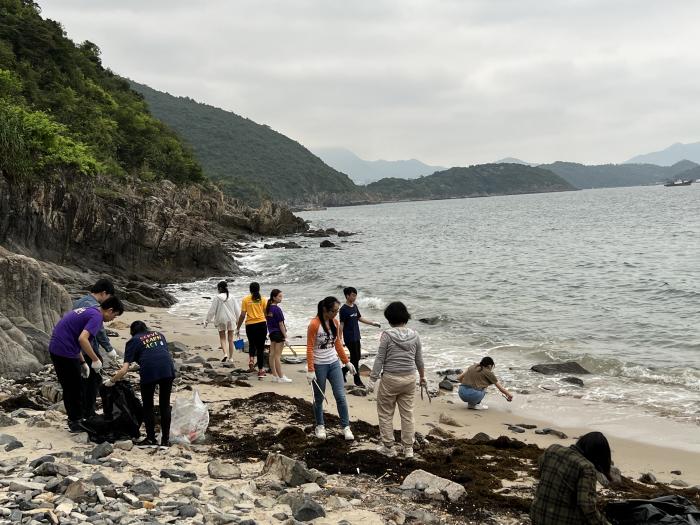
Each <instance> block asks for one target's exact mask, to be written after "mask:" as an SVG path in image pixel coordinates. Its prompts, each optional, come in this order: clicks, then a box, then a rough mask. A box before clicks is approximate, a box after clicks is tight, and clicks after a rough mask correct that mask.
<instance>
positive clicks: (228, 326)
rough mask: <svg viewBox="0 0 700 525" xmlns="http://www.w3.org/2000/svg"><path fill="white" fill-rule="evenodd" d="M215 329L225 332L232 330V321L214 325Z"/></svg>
mask: <svg viewBox="0 0 700 525" xmlns="http://www.w3.org/2000/svg"><path fill="white" fill-rule="evenodd" d="M216 329H217V330H218V331H219V332H226V331H229V332H233V324H232V323H226V324H218V325H216Z"/></svg>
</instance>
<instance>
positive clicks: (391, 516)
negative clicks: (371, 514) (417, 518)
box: [384, 507, 406, 525]
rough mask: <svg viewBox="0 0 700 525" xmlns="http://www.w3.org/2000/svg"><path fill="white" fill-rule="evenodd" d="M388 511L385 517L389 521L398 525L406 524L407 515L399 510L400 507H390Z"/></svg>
mask: <svg viewBox="0 0 700 525" xmlns="http://www.w3.org/2000/svg"><path fill="white" fill-rule="evenodd" d="M386 510H387V513H386V514H385V515H384V517H385V518H386V519H387V520H391V521H393V522H394V523H396V525H403V524H404V523H405V522H406V513H405V512H404V511H403V510H402V509H400V508H398V507H389V508H388V509H386Z"/></svg>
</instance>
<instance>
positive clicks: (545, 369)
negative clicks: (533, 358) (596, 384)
mask: <svg viewBox="0 0 700 525" xmlns="http://www.w3.org/2000/svg"><path fill="white" fill-rule="evenodd" d="M530 370H532V371H533V372H538V373H540V374H544V375H546V376H552V375H557V374H567V375H568V374H580V375H584V374H590V372H589V371H588V370H586V369H585V368H583V367H582V366H581V365H579V364H578V363H577V362H576V361H567V362H566V363H544V364H540V365H534V366H533V367H532V368H530Z"/></svg>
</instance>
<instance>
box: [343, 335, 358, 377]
mask: <svg viewBox="0 0 700 525" xmlns="http://www.w3.org/2000/svg"><path fill="white" fill-rule="evenodd" d="M345 346H346V347H347V349H348V350H349V351H350V362H351V363H352V364H353V365H354V366H355V370H357V374H355V375H354V376H353V378H354V380H355V384H356V385H361V384H362V379H361V378H360V357H362V351H361V350H362V345H361V344H360V341H345ZM347 373H348V369H347V368H345V367H343V380H345V376H346V374H347Z"/></svg>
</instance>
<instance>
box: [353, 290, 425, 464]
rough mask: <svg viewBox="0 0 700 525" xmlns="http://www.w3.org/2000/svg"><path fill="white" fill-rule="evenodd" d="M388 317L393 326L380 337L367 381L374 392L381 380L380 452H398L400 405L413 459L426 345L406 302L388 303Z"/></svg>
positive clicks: (405, 440) (407, 448)
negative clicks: (410, 325) (412, 323)
mask: <svg viewBox="0 0 700 525" xmlns="http://www.w3.org/2000/svg"><path fill="white" fill-rule="evenodd" d="M384 317H386V320H387V321H389V325H391V328H389V329H388V330H385V331H384V332H382V335H381V337H380V338H379V350H378V352H377V358H376V359H375V360H374V367H372V372H371V373H370V376H369V379H370V380H369V381H368V383H367V389H368V390H369V391H370V392H372V391H373V390H374V388H375V385H376V382H377V381H379V387H378V388H377V416H378V417H379V433H380V436H381V440H382V445H381V446H380V447H379V448H378V449H377V452H379V453H380V454H384V455H385V456H389V457H393V456H395V455H396V450H395V449H394V425H393V420H394V411H395V410H396V406H397V405H398V407H399V415H400V416H401V443H402V445H403V454H404V457H406V458H412V457H413V438H414V435H415V423H414V420H413V400H414V398H415V395H416V371H417V372H418V375H419V377H420V384H421V385H422V384H425V366H424V365H423V353H422V347H421V342H420V337H419V336H418V333H417V332H416V331H415V330H413V329H411V328H407V327H406V324H407V323H408V320H409V319H410V318H411V314H409V313H408V310H407V309H406V306H405V305H404V304H403V303H402V302H398V301H397V302H393V303H391V304H390V305H389V306H387V307H386V309H385V310H384ZM380 378H381V381H380Z"/></svg>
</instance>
